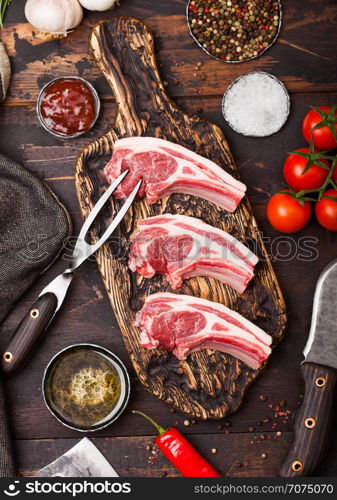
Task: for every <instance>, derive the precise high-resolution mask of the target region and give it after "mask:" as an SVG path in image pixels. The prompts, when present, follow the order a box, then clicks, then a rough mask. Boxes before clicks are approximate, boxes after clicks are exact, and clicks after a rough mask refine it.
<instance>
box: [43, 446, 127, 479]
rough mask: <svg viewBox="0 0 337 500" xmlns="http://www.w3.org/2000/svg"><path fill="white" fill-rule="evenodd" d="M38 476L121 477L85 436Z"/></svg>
mask: <svg viewBox="0 0 337 500" xmlns="http://www.w3.org/2000/svg"><path fill="white" fill-rule="evenodd" d="M36 477H119V476H118V474H117V472H116V471H115V469H114V468H113V467H112V466H111V465H110V464H109V462H108V461H107V459H106V458H105V457H104V456H103V455H102V453H101V452H100V451H99V450H98V448H96V446H95V445H94V444H93V443H92V441H90V439H88V438H83V439H81V441H80V442H79V443H77V444H76V445H75V446H74V447H73V448H71V449H70V450H69V451H67V452H66V453H64V455H62V456H61V457H59V458H58V459H57V460H55V461H54V462H52V463H51V464H49V465H47V466H46V467H44V468H43V469H41V470H40V471H39V472H37V474H36Z"/></svg>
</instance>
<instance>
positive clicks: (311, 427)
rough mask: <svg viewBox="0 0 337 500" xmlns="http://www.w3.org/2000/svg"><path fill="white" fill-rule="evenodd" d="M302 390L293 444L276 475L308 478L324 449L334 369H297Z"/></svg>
mask: <svg viewBox="0 0 337 500" xmlns="http://www.w3.org/2000/svg"><path fill="white" fill-rule="evenodd" d="M301 373H302V375H303V379H304V384H305V391H304V396H303V400H302V403H301V406H300V408H299V410H298V411H297V414H296V417H295V428H294V441H293V444H292V446H291V448H290V451H289V453H288V456H287V458H286V459H285V461H284V463H283V465H282V467H281V470H280V473H279V475H280V476H281V477H301V476H310V475H311V474H312V472H313V471H314V470H315V468H316V466H317V465H318V463H319V462H320V460H321V458H322V455H323V453H324V451H325V449H326V447H327V443H328V437H329V428H330V423H331V422H330V421H331V411H332V402H333V395H334V388H335V384H336V379H337V374H336V370H334V369H332V368H328V367H326V366H320V365H316V364H314V363H303V364H302V366H301Z"/></svg>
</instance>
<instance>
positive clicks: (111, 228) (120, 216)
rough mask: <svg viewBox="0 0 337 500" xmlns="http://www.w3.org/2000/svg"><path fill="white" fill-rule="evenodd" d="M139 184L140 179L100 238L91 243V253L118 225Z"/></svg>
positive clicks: (140, 182)
mask: <svg viewBox="0 0 337 500" xmlns="http://www.w3.org/2000/svg"><path fill="white" fill-rule="evenodd" d="M141 184H142V179H141V180H140V181H138V184H137V185H136V187H135V188H134V189H133V191H132V193H131V194H130V195H129V196H128V198H127V199H126V200H125V202H124V205H123V206H122V208H121V209H120V211H119V212H118V214H117V215H116V217H115V218H114V220H113V221H112V222H111V224H110V226H109V227H108V228H107V229H106V231H105V232H104V234H103V235H102V236H101V238H100V239H99V240H98V241H97V242H96V243H95V244H94V245H91V253H94V252H96V250H98V249H99V247H101V246H102V245H103V244H104V243H105V242H106V240H107V239H108V238H109V236H110V235H111V233H113V231H114V230H115V229H116V227H117V226H118V225H119V223H120V222H121V220H122V219H123V217H124V215H125V214H126V212H127V211H128V210H129V208H130V206H131V205H132V203H133V200H134V199H135V197H136V195H137V193H138V191H139V188H140V186H141Z"/></svg>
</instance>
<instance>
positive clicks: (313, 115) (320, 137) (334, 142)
mask: <svg viewBox="0 0 337 500" xmlns="http://www.w3.org/2000/svg"><path fill="white" fill-rule="evenodd" d="M332 108H333V107H332V106H318V109H319V110H320V111H321V112H322V115H323V116H321V114H320V113H319V112H318V111H316V110H315V109H312V110H311V111H309V113H307V114H306V116H305V118H304V120H303V124H302V132H303V136H304V138H305V140H306V141H307V142H308V143H309V144H310V142H311V139H312V140H313V141H314V146H315V148H317V149H327V150H329V149H335V148H337V139H336V138H337V109H335V110H333V109H332ZM329 113H330V115H329ZM320 123H321V124H322V126H321V127H319V128H316V129H315V130H313V128H314V127H315V126H316V125H318V124H320ZM331 129H335V131H336V133H335V136H334V134H333V133H332V130H331Z"/></svg>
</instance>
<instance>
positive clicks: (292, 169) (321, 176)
mask: <svg viewBox="0 0 337 500" xmlns="http://www.w3.org/2000/svg"><path fill="white" fill-rule="evenodd" d="M296 151H298V152H300V153H305V154H310V149H309V148H300V149H296ZM319 161H321V162H322V163H324V165H326V166H327V167H329V162H328V160H324V159H320V160H319ZM307 162H308V160H307V159H306V158H304V157H303V156H300V155H297V154H295V152H294V153H290V154H289V155H288V157H287V159H286V161H285V162H284V167H283V174H284V178H285V180H286V181H287V184H288V185H289V186H290V187H292V188H293V189H295V191H301V190H302V189H318V188H319V187H321V186H322V184H323V183H324V181H325V179H326V178H327V176H328V174H329V170H327V169H326V168H324V167H321V166H320V165H316V164H313V165H311V166H310V167H309V169H308V170H307V171H306V172H304V171H305V168H306V165H307Z"/></svg>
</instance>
